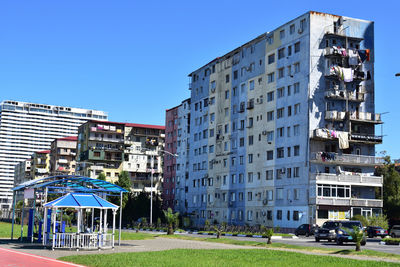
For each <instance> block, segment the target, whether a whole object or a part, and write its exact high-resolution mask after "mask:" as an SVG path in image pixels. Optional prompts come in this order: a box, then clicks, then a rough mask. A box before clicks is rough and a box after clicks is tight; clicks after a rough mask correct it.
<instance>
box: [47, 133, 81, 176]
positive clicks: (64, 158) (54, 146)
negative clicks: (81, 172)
mask: <svg viewBox="0 0 400 267" xmlns="http://www.w3.org/2000/svg"><path fill="white" fill-rule="evenodd" d="M77 140H78V137H77V136H69V137H64V138H57V139H54V141H53V142H51V146H50V147H51V148H50V173H51V175H73V174H75V166H76V146H77Z"/></svg>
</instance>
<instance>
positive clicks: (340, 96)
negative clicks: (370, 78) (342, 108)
mask: <svg viewBox="0 0 400 267" xmlns="http://www.w3.org/2000/svg"><path fill="white" fill-rule="evenodd" d="M364 96H365V93H361V92H351V91H347V90H334V89H330V90H328V91H326V92H325V97H326V98H328V99H336V100H348V101H353V102H363V101H364V99H365V97H364Z"/></svg>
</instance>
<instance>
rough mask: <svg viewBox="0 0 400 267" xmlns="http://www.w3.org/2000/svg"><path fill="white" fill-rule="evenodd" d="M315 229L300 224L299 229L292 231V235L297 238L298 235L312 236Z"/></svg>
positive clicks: (310, 225)
mask: <svg viewBox="0 0 400 267" xmlns="http://www.w3.org/2000/svg"><path fill="white" fill-rule="evenodd" d="M315 229H316V226H315V225H312V224H302V225H300V226H299V227H297V229H296V230H295V231H294V234H295V235H296V236H299V235H305V236H310V235H314V231H315Z"/></svg>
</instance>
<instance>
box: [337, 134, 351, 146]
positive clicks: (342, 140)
mask: <svg viewBox="0 0 400 267" xmlns="http://www.w3.org/2000/svg"><path fill="white" fill-rule="evenodd" d="M337 136H338V139H339V148H340V149H347V148H349V134H348V133H347V132H337Z"/></svg>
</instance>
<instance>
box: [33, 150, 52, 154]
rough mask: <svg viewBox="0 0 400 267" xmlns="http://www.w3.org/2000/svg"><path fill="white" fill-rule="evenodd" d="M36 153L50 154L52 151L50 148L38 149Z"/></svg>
mask: <svg viewBox="0 0 400 267" xmlns="http://www.w3.org/2000/svg"><path fill="white" fill-rule="evenodd" d="M36 153H39V154H49V153H50V150H43V151H37V152H36Z"/></svg>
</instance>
